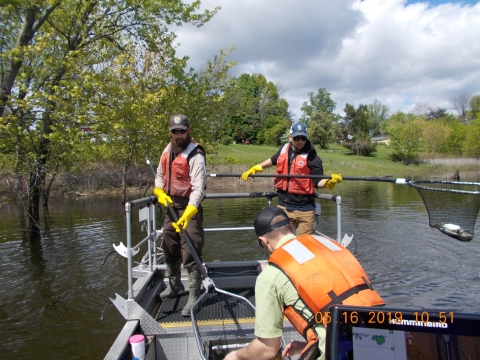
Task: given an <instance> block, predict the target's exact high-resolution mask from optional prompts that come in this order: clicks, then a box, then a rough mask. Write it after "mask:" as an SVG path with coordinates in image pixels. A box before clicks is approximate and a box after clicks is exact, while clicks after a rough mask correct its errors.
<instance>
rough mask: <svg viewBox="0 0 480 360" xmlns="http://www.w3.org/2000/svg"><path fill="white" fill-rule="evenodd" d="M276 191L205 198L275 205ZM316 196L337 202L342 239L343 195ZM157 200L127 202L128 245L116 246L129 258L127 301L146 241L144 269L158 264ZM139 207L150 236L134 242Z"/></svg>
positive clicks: (161, 232)
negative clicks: (137, 259) (137, 258)
mask: <svg viewBox="0 0 480 360" xmlns="http://www.w3.org/2000/svg"><path fill="white" fill-rule="evenodd" d="M277 196H278V194H277V193H276V192H250V193H213V194H206V195H205V199H227V198H262V197H263V198H266V199H267V200H268V205H269V206H271V205H272V199H273V198H274V197H277ZM315 198H316V199H321V200H325V201H330V202H335V203H336V204H337V241H338V242H340V241H341V240H340V238H341V233H342V231H341V204H342V201H341V197H340V196H338V195H329V194H320V193H316V194H315ZM157 203H158V200H157V197H156V196H148V197H145V198H141V199H137V200H133V201H130V202H127V203H126V204H125V217H126V232H127V245H126V247H125V246H123V244H120V246H115V245H114V247H115V249H116V250H117V252H119V253H121V255H123V256H125V257H126V258H127V260H128V263H127V264H128V265H127V266H128V269H127V277H128V300H132V299H133V298H134V291H133V256H134V255H136V254H137V253H138V251H139V250H140V247H141V246H143V245H144V244H145V243H146V244H147V253H146V254H145V257H144V260H143V261H142V264H141V265H142V266H143V267H145V270H147V269H148V270H147V271H148V272H150V273H151V272H153V271H154V269H155V267H156V266H157V247H156V242H157V239H158V237H160V236H162V234H163V229H160V230H157V224H156V206H155V205H156V204H157ZM316 205H317V211H316V218H317V219H318V217H319V216H320V213H321V212H320V204H319V203H318V202H316ZM136 209H139V210H138V211H139V221H140V222H143V224H144V225H145V226H146V230H147V236H146V237H145V238H144V239H142V240H141V241H140V242H139V243H138V244H136V245H133V244H132V212H133V211H134V210H136ZM204 230H205V232H214V231H239V230H253V226H247V227H229V228H221V227H220V228H219V227H216V228H205V229H204ZM315 233H317V234H319V235H322V236H326V235H324V234H322V233H320V232H319V231H318V230H315Z"/></svg>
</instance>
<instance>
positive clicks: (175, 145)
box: [171, 134, 192, 154]
mask: <svg viewBox="0 0 480 360" xmlns="http://www.w3.org/2000/svg"><path fill="white" fill-rule="evenodd" d="M191 141H192V138H191V137H190V134H187V137H186V138H179V137H177V138H172V141H171V143H172V150H173V152H174V153H175V154H179V153H181V152H182V151H183V150H185V149H186V148H187V146H188V144H190V142H191Z"/></svg>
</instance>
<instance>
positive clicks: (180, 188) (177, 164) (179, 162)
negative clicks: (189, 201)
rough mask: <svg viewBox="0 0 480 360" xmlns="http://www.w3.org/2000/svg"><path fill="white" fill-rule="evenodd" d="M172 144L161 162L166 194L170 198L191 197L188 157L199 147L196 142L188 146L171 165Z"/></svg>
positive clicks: (167, 148)
mask: <svg viewBox="0 0 480 360" xmlns="http://www.w3.org/2000/svg"><path fill="white" fill-rule="evenodd" d="M171 146H172V144H168V145H167V147H166V148H165V149H164V150H163V154H162V157H161V159H160V162H161V164H162V169H163V179H164V182H165V184H164V187H165V189H164V190H165V192H166V193H167V194H169V195H170V196H181V197H189V196H190V193H191V192H192V186H191V183H190V166H189V165H188V156H189V155H190V153H191V152H192V151H193V150H194V149H195V148H196V147H197V146H198V144H197V143H196V142H194V141H191V142H190V144H188V146H187V148H186V149H185V150H184V151H183V152H182V153H180V154H178V155H177V156H176V157H175V159H173V161H172V163H171V164H170V163H169V162H170V149H171Z"/></svg>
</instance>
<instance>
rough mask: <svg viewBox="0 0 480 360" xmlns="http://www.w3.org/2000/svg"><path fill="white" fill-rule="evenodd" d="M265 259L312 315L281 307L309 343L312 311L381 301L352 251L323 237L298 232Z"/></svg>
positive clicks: (314, 335)
mask: <svg viewBox="0 0 480 360" xmlns="http://www.w3.org/2000/svg"><path fill="white" fill-rule="evenodd" d="M268 262H269V263H270V264H273V265H274V266H276V267H277V268H279V269H280V270H282V271H283V272H284V273H285V275H286V276H287V277H288V278H289V279H290V281H291V282H292V284H293V285H294V286H295V289H296V290H297V292H298V296H299V299H300V300H301V301H302V302H303V304H304V305H305V306H306V307H307V308H308V310H309V311H310V312H311V313H312V314H313V318H308V317H307V316H306V315H305V314H304V313H303V312H302V313H299V312H298V310H297V309H295V307H294V306H288V307H286V308H285V316H287V318H288V320H289V321H290V322H291V323H292V325H293V326H294V327H295V329H297V331H298V332H299V333H300V334H302V335H303V337H304V338H305V339H306V340H307V341H308V342H309V344H310V343H311V342H314V341H316V334H315V333H314V331H312V328H313V326H315V325H318V323H316V322H315V314H317V315H318V313H319V312H321V313H324V312H325V311H328V307H329V306H331V305H334V304H345V305H357V306H376V305H384V304H385V302H384V301H383V299H382V298H381V297H380V295H378V293H377V292H376V291H375V290H374V289H373V288H372V286H371V285H370V280H369V279H368V276H367V274H366V273H365V270H363V268H362V266H361V265H360V263H359V262H358V260H357V259H356V258H355V257H354V256H353V255H352V253H351V252H350V251H349V250H348V249H347V248H345V247H344V246H342V245H341V244H339V243H337V242H336V241H333V240H331V239H328V238H326V237H323V236H318V235H301V236H299V237H297V238H295V239H292V240H289V241H287V242H286V243H285V244H283V245H282V246H281V247H278V248H277V249H275V251H274V252H273V253H272V255H271V256H270V258H269V259H268ZM310 345H311V344H310ZM308 347H309V346H307V347H306V348H308Z"/></svg>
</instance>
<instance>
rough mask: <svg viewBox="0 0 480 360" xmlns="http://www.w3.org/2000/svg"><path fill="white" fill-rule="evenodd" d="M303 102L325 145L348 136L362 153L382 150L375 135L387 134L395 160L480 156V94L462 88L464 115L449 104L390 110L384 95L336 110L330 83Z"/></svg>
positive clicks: (347, 142)
mask: <svg viewBox="0 0 480 360" xmlns="http://www.w3.org/2000/svg"><path fill="white" fill-rule="evenodd" d="M309 97H310V100H309V101H308V102H305V103H304V104H303V107H302V112H303V115H302V118H301V119H302V121H304V122H306V123H307V124H308V126H309V137H310V140H312V141H313V142H314V143H315V144H319V145H320V147H321V148H325V149H326V148H328V144H331V143H333V142H342V143H344V147H346V148H348V149H350V150H351V151H352V152H354V153H356V154H357V155H364V156H370V155H373V154H374V153H375V151H376V146H375V143H372V142H371V139H372V138H373V137H376V136H380V135H384V136H385V137H386V138H387V139H388V141H390V144H391V146H392V155H391V160H392V161H401V162H403V163H405V164H411V163H415V162H418V160H419V157H420V154H423V155H424V156H429V157H431V158H434V157H435V156H436V155H438V154H450V155H454V156H470V157H478V156H480V141H479V140H478V139H480V96H479V95H476V96H469V95H467V94H461V95H459V96H458V97H456V98H454V99H453V100H452V103H453V105H454V106H455V107H456V109H457V112H458V115H453V114H450V113H448V112H447V111H446V109H443V108H439V107H436V106H431V105H428V104H418V105H417V106H416V107H415V109H414V111H413V113H403V112H397V113H394V114H390V109H389V108H388V106H387V105H384V104H382V103H381V102H380V101H379V100H374V102H373V103H372V104H368V105H364V104H360V105H358V106H357V107H356V108H355V107H354V106H353V105H351V104H348V103H347V104H345V107H344V108H343V112H344V115H343V116H340V115H339V114H336V113H335V112H334V110H335V108H336V103H335V102H334V101H333V100H332V99H331V98H330V94H329V93H328V92H327V91H326V90H325V89H319V90H318V92H317V94H314V93H310V94H309Z"/></svg>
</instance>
